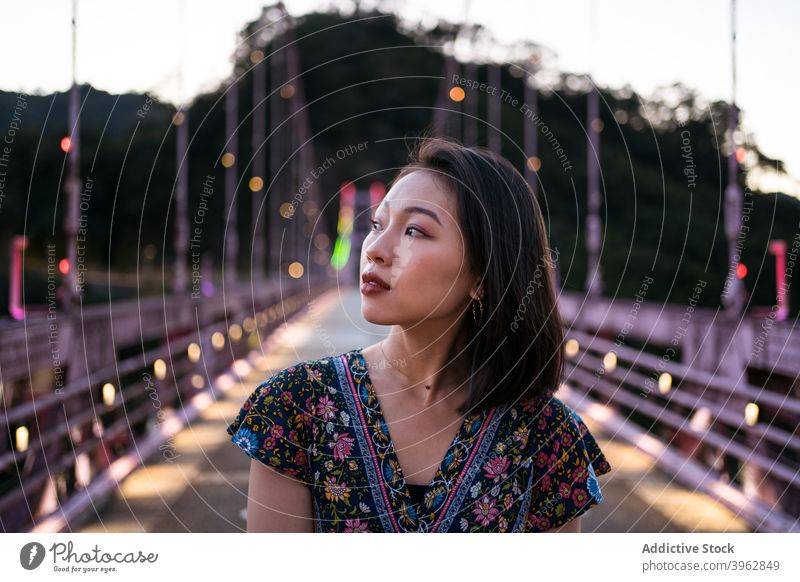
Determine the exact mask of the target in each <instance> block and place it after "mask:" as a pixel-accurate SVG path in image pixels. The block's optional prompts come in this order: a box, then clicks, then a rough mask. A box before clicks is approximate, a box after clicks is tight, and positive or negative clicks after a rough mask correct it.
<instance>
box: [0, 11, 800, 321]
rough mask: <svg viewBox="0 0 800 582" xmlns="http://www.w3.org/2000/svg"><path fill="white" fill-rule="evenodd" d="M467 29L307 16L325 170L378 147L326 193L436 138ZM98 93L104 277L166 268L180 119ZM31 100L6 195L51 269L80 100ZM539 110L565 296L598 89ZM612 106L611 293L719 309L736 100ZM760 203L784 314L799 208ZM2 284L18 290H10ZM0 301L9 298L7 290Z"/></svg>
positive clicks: (556, 90)
mask: <svg viewBox="0 0 800 582" xmlns="http://www.w3.org/2000/svg"><path fill="white" fill-rule="evenodd" d="M261 25H263V23H260V24H259V23H251V24H250V25H248V27H246V28H245V30H244V31H243V35H242V36H243V37H247V38H250V39H253V38H256V36H255V35H253V34H252V33H253V31H254V30H255V29H256V28H258V27H259V26H261ZM453 30H454V27H453V26H452V25H449V24H447V23H441V24H440V25H439V26H437V27H436V28H434V29H432V30H414V29H409V28H408V26H407V25H405V24H403V23H400V22H398V20H397V19H396V18H395V17H394V16H392V15H387V14H380V13H375V12H371V13H357V14H354V15H349V16H345V15H342V14H339V13H335V12H331V13H312V14H308V15H305V16H303V17H301V18H299V19H298V23H297V28H296V30H295V37H296V38H297V39H298V40H297V43H298V47H299V54H300V66H301V69H302V71H303V75H302V81H303V88H304V91H305V96H306V101H307V103H308V104H309V105H308V111H309V114H310V121H311V129H312V132H313V134H314V139H313V148H314V154H315V158H316V159H317V160H323V159H325V158H326V157H327V156H331V155H334V154H335V152H336V151H337V150H339V149H340V148H343V147H347V146H348V145H352V144H356V143H359V142H364V141H366V142H367V149H366V151H365V152H364V153H361V154H360V155H354V156H349V157H346V158H345V159H342V160H338V161H337V163H336V164H335V165H333V167H332V168H331V169H330V170H329V171H326V172H325V173H324V174H323V175H322V176H321V178H320V184H321V186H322V191H323V193H324V196H326V197H328V198H330V197H333V196H334V195H335V192H336V190H337V189H338V187H339V185H340V184H341V182H342V181H344V180H350V179H358V180H359V182H360V183H361V184H363V185H365V186H366V185H368V184H369V183H370V182H372V181H374V180H376V179H382V180H388V179H390V178H391V176H392V175H393V173H394V172H395V171H396V169H397V167H398V166H400V165H401V164H403V162H404V161H405V160H406V157H407V154H408V148H409V144H410V141H409V139H406V138H413V137H414V136H416V135H419V134H420V133H421V132H423V131H425V130H426V129H427V128H429V126H430V124H431V122H432V119H433V107H434V106H435V104H436V99H437V96H438V94H439V92H440V91H441V89H442V77H443V76H444V60H443V57H442V54H441V52H440V51H439V50H438V49H437V48H436V46H437V45H440V44H441V43H442V42H443V41H444V40H445V39H446V38H447V37H448V36H449V35H452V33H453ZM532 40H535V39H532ZM530 46H531V50H535V46H534V45H530ZM255 48H256V47H255V46H251V47H248V46H244V45H243V46H241V47H240V48H239V50H238V52H237V54H238V55H239V64H238V69H239V70H240V72H243V73H244V72H246V71H247V70H248V69H249V67H250V64H249V61H248V56H249V54H250V51H251V49H255ZM477 65H478V66H477V67H476V69H475V77H476V79H474V80H476V81H478V83H485V82H487V67H486V65H485V64H484V63H478V64H477ZM518 70H519V69H518V68H516V67H514V66H513V63H506V65H505V66H504V67H503V69H502V76H501V87H502V89H503V90H504V91H505V92H506V95H507V96H508V97H509V98H508V99H505V100H504V104H503V107H502V130H503V132H504V133H505V138H504V140H503V153H504V154H505V155H506V156H507V157H508V158H509V159H511V160H512V162H514V163H515V164H516V165H517V166H518V167H519V168H520V169H522V168H523V164H524V159H525V158H524V156H523V152H522V147H521V144H522V143H523V139H522V128H523V125H522V124H523V122H525V119H526V118H525V110H524V108H523V107H522V105H523V102H524V93H523V85H522V82H523V81H522V79H521V78H520V76H519V74H518V73H517V71H518ZM461 74H462V75H464V67H462V68H461ZM239 83H240V84H239V100H240V103H239V111H240V113H242V114H244V113H246V112H247V111H249V110H250V108H251V105H252V88H251V83H252V75H251V74H249V73H247V74H244V75H243V76H242V77H241V80H240V82H239ZM220 95H221V89H220V90H217V91H215V92H213V93H210V94H205V95H201V96H198V97H197V98H196V99H195V100H194V102H193V104H192V106H191V109H190V114H189V122H190V135H191V136H192V142H191V147H190V154H189V156H190V164H189V168H190V170H189V171H190V188H189V193H190V200H189V205H190V208H195V207H196V205H197V204H198V202H199V198H200V193H201V192H202V186H201V184H202V182H203V181H204V180H205V179H206V177H207V176H208V175H217V176H218V177H219V178H220V179H219V182H218V183H220V184H221V183H222V180H221V174H222V170H221V168H219V166H218V165H216V164H215V162H216V161H217V160H218V158H219V155H220V152H221V148H222V146H223V143H224V141H223V140H224V131H223V128H224V107H223V103H222V101H220V100H219V99H220ZM82 97H84V98H85V102H84V105H83V108H82V114H81V130H82V133H81V142H82V143H81V148H82V160H81V168H82V175H83V176H84V177H89V176H91V178H92V180H93V183H94V187H93V191H92V199H91V204H90V208H89V210H88V213H89V220H88V221H87V228H88V234H89V240H90V241H91V242H92V244H91V245H90V246H89V249H88V250H89V255H88V260H89V262H90V263H91V264H93V265H95V266H96V267H97V268H99V269H103V268H106V267H107V265H108V264H109V262H110V264H111V266H112V268H113V269H115V270H120V271H133V270H134V269H135V261H136V256H137V250H138V251H141V249H142V248H143V247H144V246H145V245H155V247H156V248H157V252H158V257H157V258H156V259H155V261H154V263H155V264H157V265H160V264H161V256H160V255H161V253H162V249H165V251H166V253H167V254H168V255H169V253H170V249H171V241H172V236H171V228H172V220H173V217H172V216H171V215H170V214H169V212H168V208H169V202H170V196H171V192H172V188H173V182H174V179H175V154H174V152H175V135H174V131H173V129H171V125H170V120H171V117H172V114H173V112H174V109H173V108H172V107H171V106H169V105H167V104H162V103H160V102H158V101H157V100H156V99H155V97H154V96H152V95H150V96H148V95H139V94H126V95H109V94H108V93H105V92H103V91H100V90H96V89H94V88H90V87H89V86H84V87H82ZM488 98H497V96H490V95H488V94H487V92H485V91H484V92H481V91H479V90H476V91H472V90H469V89H467V91H466V99H477V100H478V111H479V112H480V115H481V116H482V117H483V118H484V119H485V115H486V103H487V99H488ZM515 100H516V101H515ZM25 102H26V106H25V108H24V109H22V110H21V113H20V114H19V115H18V116H17V118H18V122H17V124H16V125H17V126H18V129H15V133H14V136H13V144H11V146H10V153H9V163H8V165H7V167H3V168H0V170H4V171H5V172H6V175H5V176H4V177H5V182H3V184H4V186H3V190H2V191H0V194H2V197H0V243H2V245H3V247H2V248H3V249H8V244H9V238H10V236H11V235H13V234H22V233H25V234H27V235H28V237H29V238H30V241H31V244H30V248H29V249H28V251H27V253H28V258H29V259H32V262H31V264H32V265H35V264H36V261H35V259H36V258H37V257H38V258H39V259H40V260H43V258H44V256H45V248H46V245H47V243H51V242H55V243H56V244H57V245H58V248H59V249H60V250H61V251H63V234H62V231H61V225H62V211H63V206H64V197H63V195H60V184H61V180H62V172H63V171H64V168H65V166H64V162H65V154H64V153H63V152H62V151H61V149H60V147H59V141H60V139H61V138H62V137H63V136H64V135H66V134H67V133H68V131H67V99H66V95H65V94H57V95H42V96H34V95H27V96H25ZM449 104H450V105H451V106H455V104H453V103H452V102H449ZM15 107H16V108H17V111H18V113H19V112H20V108H19V98H18V96H17V94H15V93H11V92H3V93H0V121H2V122H3V124H4V125H3V127H0V131H2V132H3V133H4V134H5V133H6V131H7V130H8V129H9V127H8V124H7V123H8V121H9V120H11V119H12V118H13V117H14V111H15ZM145 107H147V109H146V110H144V109H143V108H145ZM538 107H539V119H540V121H541V124H542V125H546V127H547V129H548V131H547V132H546V133H545V132H544V131H543V130H542V131H540V133H539V154H540V156H539V157H540V158H541V169H540V171H539V174H538V176H539V179H540V186H539V194H538V195H539V200H540V203H541V205H542V207H543V209H544V211H545V213H546V215H547V223H548V228H549V231H550V238H551V242H552V245H553V247H554V248H555V249H557V251H558V257H559V267H560V274H561V278H562V283H563V285H564V287H565V288H566V289H570V290H580V289H583V287H584V281H585V277H586V267H585V264H586V259H585V251H584V223H585V209H586V156H587V147H586V130H585V119H586V87H585V85H584V84H583V83H582V82H581V80H580V79H578V78H575V77H572V76H571V75H569V74H568V73H562V74H560V75H557V76H555V77H553V80H552V81H551V82H548V83H547V84H546V85H545V86H544V87H542V90H541V91H540V94H539V101H538ZM601 112H602V113H601V118H602V126H603V129H602V132H601V137H600V161H601V171H602V176H601V187H602V192H603V199H604V206H603V211H602V220H603V224H604V238H603V240H604V246H603V251H602V257H601V262H602V269H603V280H604V288H605V289H604V293H605V294H606V295H612V296H613V295H616V296H624V297H633V296H634V295H635V294H636V292H637V291H638V289H639V287H640V284H641V282H642V280H643V278H644V277H646V276H651V277H653V279H654V285H651V286H650V288H649V290H648V297H647V299H649V300H657V301H665V300H666V301H671V302H676V303H685V302H686V300H687V298H688V297H689V296H691V294H692V290H693V289H694V287H695V286H696V284H697V282H698V280H704V281H707V287H706V288H705V291H704V292H703V294H702V296H701V297H700V304H701V305H706V306H717V305H718V304H719V296H720V291H721V289H722V284H723V280H724V277H725V274H726V270H727V252H728V251H727V243H726V240H725V232H724V225H723V200H724V190H725V185H726V182H727V175H726V160H725V158H724V156H725V152H726V149H725V148H726V147H727V146H726V145H725V135H724V130H725V127H726V124H727V105H726V104H725V103H709V104H703V103H701V102H700V101H699V99H698V98H697V96H696V95H695V94H694V93H693V92H692V91H691V90H689V89H687V88H685V87H681V86H676V87H672V88H670V89H669V90H665V91H664V95H663V97H662V99H661V100H660V101H655V102H654V101H645V100H643V99H642V98H640V96H639V95H637V94H635V93H634V92H633V91H631V90H630V89H629V88H603V89H602V92H601ZM745 114H746V112H745ZM242 116H243V115H242ZM745 119H746V116H745ZM250 122H251V118H250V117H248V118H247V119H246V120H245V121H244V123H243V124H242V127H241V130H240V133H239V136H240V137H239V159H240V160H248V159H250V133H251V130H250ZM528 122H529V123H530V122H531V120H530V119H528ZM478 127H479V142H480V143H482V144H484V143H485V139H486V128H485V125H484V123H483V122H481V123H479V124H478ZM540 129H541V126H540ZM745 147H746V149H747V153H746V155H745V156H744V160H745V164H744V166H745V169H752V168H753V167H755V166H757V165H759V164H762V165H764V164H773V165H774V164H775V160H768V159H766V158H765V157H764V156H763V155H762V154H761V153H760V152H759V151H758V149H757V147H756V145H755V144H754V143H752V142H751V143H748V144H746V146H745ZM565 158H566V159H567V160H568V162H569V164H568V166H567V165H565V164H564V159H565ZM244 184H246V181H244ZM250 196H251V195H250V192H249V190H248V189H247V188H246V186H244V187H242V189H241V191H240V192H239V193H238V194H237V199H238V202H239V224H249V212H250V211H249V209H250V208H251V204H250ZM290 196H291V195H288V196H286V198H287V199H288V198H290ZM746 199H747V200H748V201H752V206H751V207H750V210H749V214H748V223H747V224H748V225H749V230H748V231H747V232H746V233H745V236H744V237H743V241H742V242H743V247H742V248H743V252H742V262H744V263H745V264H746V265H747V266H748V271H749V274H748V275H747V277H746V279H745V283H746V286H747V288H748V291H750V292H752V293H753V301H752V303H753V304H758V305H771V304H773V303H774V302H775V279H774V273H775V267H774V259H773V257H772V256H771V255H769V254H768V253H767V250H766V248H767V244H768V241H769V240H771V239H785V240H786V241H787V243H788V244H789V246H791V242H792V240H793V239H794V238H795V236H796V235H797V233H798V230H799V229H800V226H799V223H800V201H798V200H797V199H795V198H793V197H790V196H787V195H785V194H780V193H779V194H764V193H758V192H755V193H753V194H752V196H747V197H746ZM209 203H210V204H211V206H212V209H211V213H210V215H213V216H217V217H219V220H218V221H217V223H213V224H212V221H208V222H207V224H206V227H205V234H204V239H203V242H204V245H205V248H204V252H207V253H211V254H212V255H213V256H214V258H215V260H218V259H219V256H220V255H221V249H222V232H223V228H224V225H223V223H222V217H223V216H224V214H225V213H224V212H223V208H222V203H223V196H222V195H219V196H215V197H212V198H211V199H210V200H209ZM336 210H337V205H336V204H332V205H329V207H328V209H327V212H328V214H327V216H326V218H327V219H328V221H329V224H333V223H334V221H335V218H336V217H335V212H336ZM171 212H173V213H174V205H172V207H171ZM53 225H55V232H53V231H52V229H53ZM240 236H241V241H240V249H241V256H240V264H241V266H242V267H243V268H246V265H248V264H249V258H248V257H247V256H245V255H246V253H247V251H248V249H249V246H250V245H249V240H248V235H247V233H246V231H243V232H242V234H241V235H240ZM137 241H138V242H137ZM165 241H166V242H165ZM137 245H138V249H137ZM7 260H8V257H7V252H3V253H0V268H1V269H2V271H0V272H2V275H1V276H2V277H5V276H6V274H7V272H8V267H7V263H6V262H7ZM29 275H30V277H29V278H30V280H31V281H33V282H35V281H36V280H37V276H38V275H37V273H35V272H31V273H30V274H29ZM1 288H2V291H0V293H2V294H5V293H6V292H7V291H6V290H7V288H8V285H7V283H2V287H1ZM0 298H2V299H3V301H4V304H5V303H6V301H5V297H0ZM791 302H792V304H793V306H797V305H798V304H800V291H798V290H797V289H796V288H792V289H791ZM794 311H795V309H794V307H793V312H794Z"/></svg>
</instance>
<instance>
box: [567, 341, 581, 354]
mask: <svg viewBox="0 0 800 582" xmlns="http://www.w3.org/2000/svg"><path fill="white" fill-rule="evenodd" d="M580 349H581V344H579V343H578V340H576V339H568V340H567V343H566V345H565V346H564V352H565V353H566V354H567V357H568V358H574V357H575V356H577V355H578V351H579V350H580Z"/></svg>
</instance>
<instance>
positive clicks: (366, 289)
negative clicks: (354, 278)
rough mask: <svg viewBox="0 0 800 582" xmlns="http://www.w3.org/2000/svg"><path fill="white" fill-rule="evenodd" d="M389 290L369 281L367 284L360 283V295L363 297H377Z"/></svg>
mask: <svg viewBox="0 0 800 582" xmlns="http://www.w3.org/2000/svg"><path fill="white" fill-rule="evenodd" d="M388 292H389V289H386V288H385V287H381V286H380V285H378V284H377V283H375V282H373V281H369V282H367V283H361V293H362V294H363V295H377V294H380V293H388Z"/></svg>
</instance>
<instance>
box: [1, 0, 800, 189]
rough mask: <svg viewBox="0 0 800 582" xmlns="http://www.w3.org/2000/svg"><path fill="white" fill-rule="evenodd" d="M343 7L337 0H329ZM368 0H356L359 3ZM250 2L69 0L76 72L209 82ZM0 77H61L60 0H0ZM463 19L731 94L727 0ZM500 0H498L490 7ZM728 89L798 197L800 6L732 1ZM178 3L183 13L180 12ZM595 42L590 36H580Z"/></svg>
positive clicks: (648, 82) (520, 6)
mask: <svg viewBox="0 0 800 582" xmlns="http://www.w3.org/2000/svg"><path fill="white" fill-rule="evenodd" d="M285 4H286V6H287V8H288V10H289V12H290V13H292V14H301V13H303V12H306V11H309V10H313V9H315V8H324V7H327V6H329V5H330V4H331V2H330V1H319V0H287V1H286V2H285ZM335 4H337V5H342V6H349V5H350V4H349V3H348V2H335ZM372 4H373V3H371V2H363V5H364V6H371V5H372ZM466 4H467V3H466V2H464V1H463V0H455V1H444V2H430V1H426V0H404V1H400V0H396V1H392V2H384V3H383V4H382V6H383V7H384V8H391V9H392V10H393V11H395V12H396V13H398V14H399V15H400V16H401V17H402V18H403V19H405V20H408V21H411V22H422V23H426V22H432V21H434V20H435V19H436V18H445V19H449V20H452V21H459V20H463V19H464V17H465V5H466ZM263 5H264V2H263V1H262V0H235V1H231V2H226V3H221V2H216V1H212V0H189V1H185V0H137V1H136V2H127V1H115V2H108V1H104V0H78V49H77V51H78V67H77V77H78V81H79V82H88V83H91V84H92V85H93V86H94V87H96V88H98V89H103V90H106V91H109V92H112V93H115V92H125V91H151V92H154V93H155V94H157V95H159V96H161V97H162V98H164V99H168V100H170V101H177V100H178V99H179V96H178V83H177V79H178V75H177V71H178V70H179V65H180V63H181V62H183V89H182V92H181V96H180V98H182V99H190V98H191V97H192V96H193V95H194V94H196V93H197V92H199V91H204V90H209V89H212V88H213V87H214V86H216V84H217V83H218V82H219V81H220V80H221V79H224V78H225V77H227V76H228V74H229V72H230V55H231V52H232V49H233V47H234V43H235V40H236V33H237V32H238V31H239V30H240V29H241V28H242V26H243V25H244V24H245V23H246V22H247V21H249V20H252V19H255V18H256V17H257V16H258V15H259V13H260V12H261V7H262V6H263ZM0 6H2V19H1V20H0V22H2V24H0V30H2V37H3V39H4V41H5V42H4V45H5V49H4V50H3V51H2V52H0V70H2V71H3V75H2V78H0V88H1V89H4V90H7V91H25V92H41V93H49V92H53V91H64V90H66V89H67V88H68V87H69V84H70V80H71V29H70V18H71V6H72V3H71V2H69V1H68V0H27V1H25V2H16V1H11V0H3V2H2V4H0ZM469 6H470V7H469V11H468V13H467V19H468V20H469V21H472V22H476V23H480V24H483V25H484V26H485V27H487V28H488V29H489V30H490V31H491V32H492V33H493V35H494V36H495V37H496V38H497V39H498V41H500V42H502V43H512V42H515V41H520V40H527V41H532V42H536V43H539V44H542V45H544V46H546V47H548V48H549V49H550V50H552V51H554V52H555V53H556V54H557V60H556V62H555V65H556V66H557V67H558V69H560V70H563V71H566V72H572V73H586V72H591V73H592V75H593V77H594V79H595V81H596V82H597V83H598V84H600V85H602V86H609V87H622V86H623V85H625V84H629V85H631V86H632V87H633V88H634V89H635V90H637V91H638V92H640V93H641V94H642V95H644V96H650V95H653V94H654V91H656V90H657V88H658V87H660V86H665V85H670V84H672V83H674V82H676V81H680V82H682V83H684V84H686V85H688V86H690V87H692V88H694V89H696V90H697V91H698V92H699V93H700V95H701V96H702V97H704V98H705V99H708V100H715V99H726V100H727V99H729V98H730V95H731V52H730V2H729V0H705V1H703V2H697V1H691V0H673V1H671V2H637V1H635V0H606V1H597V0H596V4H595V6H596V8H595V15H596V16H595V18H594V26H592V25H591V24H592V18H591V16H590V15H591V14H592V9H591V6H592V0H567V1H562V2H545V1H544V0H505V1H500V2H498V1H497V0H472V2H470V3H469ZM498 6H502V9H498ZM737 6H738V18H737V27H738V52H737V58H738V63H737V65H738V66H737V82H738V89H737V91H738V93H737V101H738V103H739V105H740V107H741V108H742V109H743V110H744V116H743V119H742V122H743V124H744V127H745V129H747V130H748V131H750V132H752V133H754V135H755V137H756V141H757V143H758V145H759V147H760V148H761V149H762V151H764V153H765V154H767V155H768V156H770V157H775V158H778V159H782V160H784V161H785V162H786V164H787V168H788V170H789V172H790V174H791V178H790V179H789V180H780V181H779V180H776V179H770V178H769V176H765V177H762V178H760V180H759V185H760V186H761V187H762V188H765V189H768V190H777V189H780V190H783V191H786V192H789V193H792V194H795V195H797V196H800V179H799V178H800V148H797V147H795V146H794V144H793V143H792V137H791V136H792V135H796V134H797V133H798V130H800V124H799V123H798V122H797V116H796V114H793V113H792V106H793V105H794V103H791V102H790V100H794V101H796V95H797V94H798V90H800V80H798V77H797V76H796V75H795V74H793V73H792V71H793V70H794V68H795V67H794V65H795V63H794V58H795V57H796V56H797V55H798V54H800V37H798V35H797V34H794V31H793V30H791V28H793V27H794V25H795V24H797V23H798V22H800V18H798V17H800V4H798V3H797V2H792V1H791V0H776V1H772V2H769V3H765V2H758V1H756V0H739V1H738V3H737ZM181 14H184V15H185V18H182V17H181ZM592 47H593V48H592Z"/></svg>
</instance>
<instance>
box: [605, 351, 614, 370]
mask: <svg viewBox="0 0 800 582" xmlns="http://www.w3.org/2000/svg"><path fill="white" fill-rule="evenodd" d="M603 368H605V370H606V372H613V371H614V370H616V368H617V354H615V353H614V352H608V353H607V354H606V355H605V356H603Z"/></svg>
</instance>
